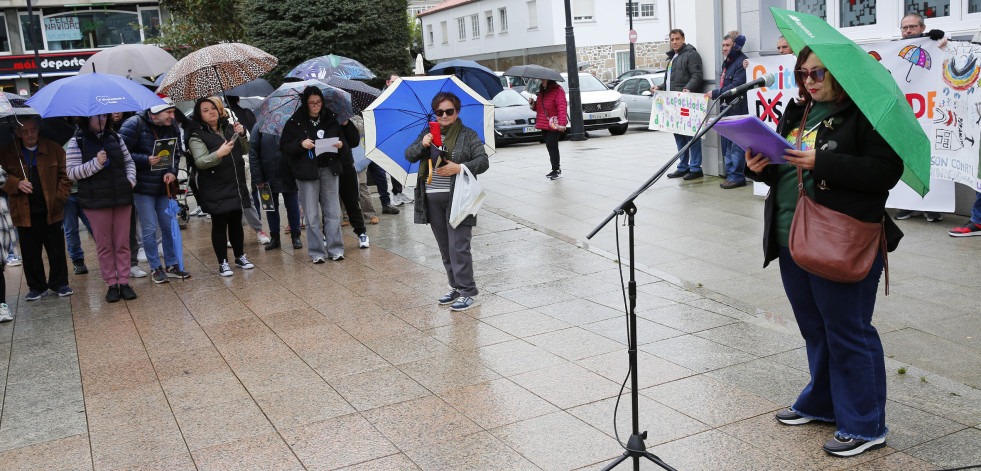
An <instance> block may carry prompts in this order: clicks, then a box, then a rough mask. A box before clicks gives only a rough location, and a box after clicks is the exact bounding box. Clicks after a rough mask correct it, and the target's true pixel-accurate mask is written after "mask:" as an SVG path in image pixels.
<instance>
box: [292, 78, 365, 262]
mask: <svg viewBox="0 0 981 471" xmlns="http://www.w3.org/2000/svg"><path fill="white" fill-rule="evenodd" d="M299 100H300V106H299V107H298V108H297V109H296V113H294V114H293V116H292V117H291V118H290V119H289V121H287V122H286V125H285V126H284V127H283V137H282V138H281V139H280V141H279V146H280V149H281V150H282V151H283V154H285V155H286V156H287V157H288V158H289V159H288V162H289V164H290V169H291V170H292V172H293V176H294V177H296V180H297V181H296V183H297V187H299V190H300V205H301V206H302V207H303V211H304V212H305V213H306V215H307V253H308V254H309V255H310V258H311V259H313V263H318V264H319V263H324V262H326V261H327V257H330V259H331V260H334V261H339V260H344V238H343V236H342V235H341V205H340V193H339V191H340V175H341V172H343V171H344V161H343V156H342V155H341V154H340V152H339V151H340V150H341V148H343V147H345V146H347V148H348V149H350V148H351V147H354V146H358V145H360V143H361V135H360V134H359V133H358V128H356V127H355V126H354V124H352V123H351V122H350V121H345V122H344V123H343V124H340V123H338V122H337V115H335V114H334V113H333V112H332V111H330V110H329V109H328V108H327V107H326V106H324V94H323V92H321V91H320V89H319V88H317V87H307V88H305V89H303V93H301V94H300V97H299ZM359 210H360V206H359ZM321 224H323V227H322V226H321ZM325 239H326V240H325Z"/></svg>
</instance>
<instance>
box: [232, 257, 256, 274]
mask: <svg viewBox="0 0 981 471" xmlns="http://www.w3.org/2000/svg"><path fill="white" fill-rule="evenodd" d="M235 266H236V267H239V268H242V269H245V270H251V269H253V268H255V265H253V264H252V262H250V261H249V259H247V258H245V254H242V256H241V257H239V258H236V259H235Z"/></svg>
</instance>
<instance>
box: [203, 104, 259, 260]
mask: <svg viewBox="0 0 981 471" xmlns="http://www.w3.org/2000/svg"><path fill="white" fill-rule="evenodd" d="M194 121H196V122H197V124H198V125H199V127H196V128H194V129H193V130H192V131H191V133H190V134H189V136H190V137H189V139H188V148H189V149H191V155H192V156H193V157H194V169H193V171H192V174H191V180H192V182H193V184H194V189H193V191H194V195H195V196H196V198H197V200H198V204H200V205H201V207H202V208H203V209H204V212H206V213H208V214H210V215H211V245H212V247H213V248H214V249H215V257H217V258H218V274H219V275H221V276H232V269H231V267H230V266H229V265H228V247H227V244H228V243H229V242H231V244H232V252H233V254H234V255H235V266H237V267H239V268H242V269H245V270H248V269H251V268H254V267H255V265H253V264H252V263H251V262H249V260H248V259H247V258H246V257H245V248H244V247H243V246H244V244H245V232H244V231H243V230H242V211H243V210H245V208H249V207H251V205H252V199H251V197H250V196H249V190H248V187H247V186H246V183H245V160H244V157H243V155H245V154H247V153H248V151H249V141H248V139H246V137H245V128H244V127H242V125H241V124H240V123H235V124H234V125H232V124H230V123H229V120H228V112H227V111H225V108H224V107H223V106H222V105H221V100H220V99H218V98H216V97H208V98H201V99H199V100H198V101H197V102H196V103H195V104H194Z"/></svg>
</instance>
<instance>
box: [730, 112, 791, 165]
mask: <svg viewBox="0 0 981 471" xmlns="http://www.w3.org/2000/svg"><path fill="white" fill-rule="evenodd" d="M712 129H714V130H715V131H716V132H718V133H719V134H721V135H722V136H724V137H725V138H726V139H729V140H730V141H732V142H735V143H736V145H737V146H739V147H740V148H742V149H743V150H745V149H753V155H756V154H760V153H762V154H763V155H764V156H765V157H767V158H769V159H770V163H771V164H785V163H787V161H786V160H784V158H783V155H784V154H786V152H785V151H784V150H785V149H796V147H795V146H794V145H793V144H791V143H790V142H788V141H787V140H786V139H784V138H783V136H781V135H779V134H777V133H776V131H774V130H772V129H770V127H769V126H767V125H766V124H763V121H760V119H759V118H757V117H756V116H733V117H729V118H722V119H720V120H719V122H718V123H715V127H714V128H712Z"/></svg>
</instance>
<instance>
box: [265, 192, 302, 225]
mask: <svg viewBox="0 0 981 471" xmlns="http://www.w3.org/2000/svg"><path fill="white" fill-rule="evenodd" d="M279 195H280V194H279V193H273V194H272V200H273V204H274V205H275V206H274V207H275V208H276V210H275V211H269V213H268V214H267V217H268V218H269V233H270V234H279ZM283 205H285V206H286V220H287V221H288V223H289V225H290V234H297V235H299V234H300V198H299V196H298V194H297V192H295V191H292V192H288V193H283ZM260 208H261V206H260ZM259 212H260V213H261V212H262V211H259Z"/></svg>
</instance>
